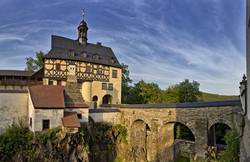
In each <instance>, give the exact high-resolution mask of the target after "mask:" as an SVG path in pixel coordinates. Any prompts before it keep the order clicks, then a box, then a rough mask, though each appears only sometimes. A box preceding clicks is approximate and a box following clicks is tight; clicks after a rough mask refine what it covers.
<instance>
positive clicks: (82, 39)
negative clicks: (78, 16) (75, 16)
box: [77, 9, 88, 45]
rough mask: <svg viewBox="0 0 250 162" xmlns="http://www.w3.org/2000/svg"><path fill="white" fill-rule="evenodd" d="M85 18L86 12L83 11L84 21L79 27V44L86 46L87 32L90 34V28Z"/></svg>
mask: <svg viewBox="0 0 250 162" xmlns="http://www.w3.org/2000/svg"><path fill="white" fill-rule="evenodd" d="M84 17H85V10H84V9H82V21H81V22H80V24H79V26H78V28H77V29H78V39H77V40H78V42H79V43H80V44H83V45H86V44H87V40H88V38H87V32H88V26H87V23H86V22H85V21H84Z"/></svg>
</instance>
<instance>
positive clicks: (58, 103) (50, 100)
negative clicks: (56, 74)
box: [29, 85, 65, 109]
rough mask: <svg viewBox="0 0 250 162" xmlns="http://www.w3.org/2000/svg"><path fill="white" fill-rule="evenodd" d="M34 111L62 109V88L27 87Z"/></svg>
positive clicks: (48, 86) (46, 86) (63, 106)
mask: <svg viewBox="0 0 250 162" xmlns="http://www.w3.org/2000/svg"><path fill="white" fill-rule="evenodd" d="M29 92H30V96H31V100H32V103H33V105H34V108H35V109H64V108H65V104H64V94H63V87H61V86H51V85H36V86H31V87H29Z"/></svg>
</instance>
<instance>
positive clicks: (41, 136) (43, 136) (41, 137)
mask: <svg viewBox="0 0 250 162" xmlns="http://www.w3.org/2000/svg"><path fill="white" fill-rule="evenodd" d="M59 131H60V128H53V129H48V130H44V131H42V132H37V133H36V135H35V140H36V141H38V142H40V143H43V144H45V143H46V142H47V141H48V140H49V139H50V140H54V139H55V138H56V134H57V133H58V132H59Z"/></svg>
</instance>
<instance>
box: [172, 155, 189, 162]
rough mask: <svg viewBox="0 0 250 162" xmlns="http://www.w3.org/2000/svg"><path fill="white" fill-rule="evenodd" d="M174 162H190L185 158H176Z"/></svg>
mask: <svg viewBox="0 0 250 162" xmlns="http://www.w3.org/2000/svg"><path fill="white" fill-rule="evenodd" d="M175 162H190V158H187V157H181V156H180V157H177V158H176V160H175Z"/></svg>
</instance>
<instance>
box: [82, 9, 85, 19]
mask: <svg viewBox="0 0 250 162" xmlns="http://www.w3.org/2000/svg"><path fill="white" fill-rule="evenodd" d="M84 16H85V10H84V9H82V18H83V19H84Z"/></svg>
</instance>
